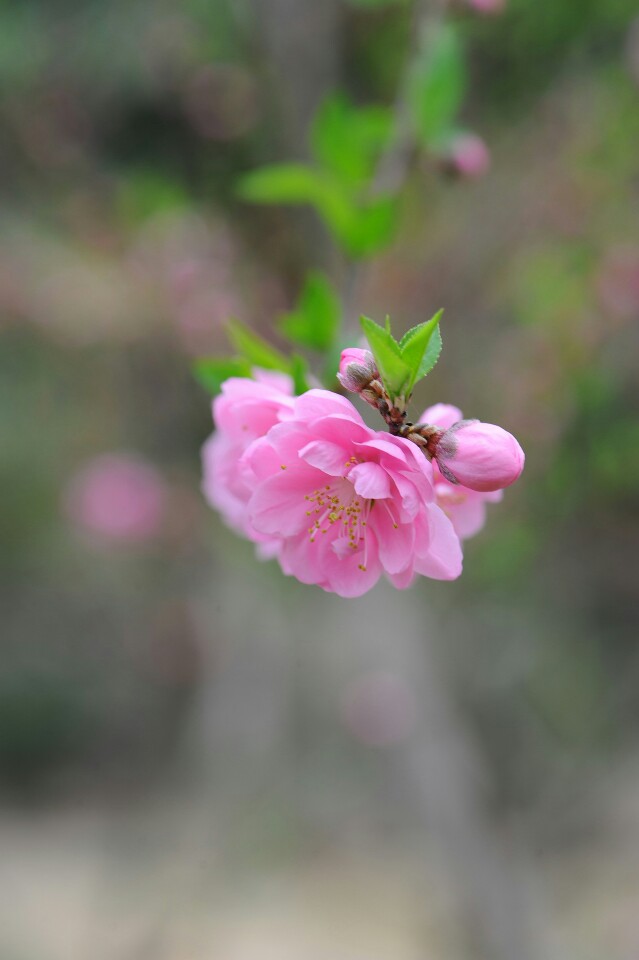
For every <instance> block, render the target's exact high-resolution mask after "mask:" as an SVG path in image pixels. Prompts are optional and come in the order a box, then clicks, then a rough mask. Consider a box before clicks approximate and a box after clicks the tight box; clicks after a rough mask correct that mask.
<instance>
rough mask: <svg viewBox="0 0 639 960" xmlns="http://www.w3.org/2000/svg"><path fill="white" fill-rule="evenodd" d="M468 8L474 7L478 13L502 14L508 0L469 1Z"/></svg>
mask: <svg viewBox="0 0 639 960" xmlns="http://www.w3.org/2000/svg"><path fill="white" fill-rule="evenodd" d="M467 2H468V6H469V7H472V9H473V10H475V11H476V12H477V13H501V12H502V11H503V10H504V8H505V6H506V0H467Z"/></svg>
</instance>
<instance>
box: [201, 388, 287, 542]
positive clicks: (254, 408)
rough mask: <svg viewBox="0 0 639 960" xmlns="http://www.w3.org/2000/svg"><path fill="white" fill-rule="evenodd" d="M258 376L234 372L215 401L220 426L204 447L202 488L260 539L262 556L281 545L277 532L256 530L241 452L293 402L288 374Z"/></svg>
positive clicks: (235, 524)
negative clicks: (274, 534)
mask: <svg viewBox="0 0 639 960" xmlns="http://www.w3.org/2000/svg"><path fill="white" fill-rule="evenodd" d="M254 373H255V377H256V379H255V380H251V379H249V378H245V377H231V378H230V379H229V380H226V381H225V382H224V383H223V385H222V392H221V394H220V395H219V396H218V397H216V398H215V400H214V401H213V420H214V422H215V427H216V430H215V432H214V433H213V434H212V435H211V436H210V437H209V438H208V440H207V441H206V443H205V444H204V446H203V448H202V466H203V471H204V475H203V481H202V491H203V493H204V496H205V497H206V499H207V500H208V502H209V503H210V504H211V506H213V507H215V508H216V509H217V510H219V512H220V514H221V515H222V518H223V519H224V521H225V522H226V523H227V524H228V526H229V527H231V528H232V529H233V530H235V531H236V532H238V533H241V534H243V535H244V536H245V537H248V538H249V539H250V540H253V541H255V542H256V543H258V544H259V552H260V554H261V555H262V556H270V555H272V554H273V553H274V552H275V551H276V550H277V547H278V544H279V538H278V537H277V536H275V537H273V536H266V535H263V534H260V533H258V532H257V531H256V530H254V528H253V526H252V524H251V523H250V520H249V516H248V512H247V504H248V501H249V499H250V497H251V494H252V492H253V489H252V485H251V484H252V478H251V476H250V475H247V471H246V468H245V465H244V463H243V462H242V455H243V454H244V452H245V451H246V450H247V448H248V447H249V446H250V445H251V444H252V443H253V442H254V441H255V440H256V439H258V438H259V437H263V436H264V434H265V433H266V432H267V431H268V430H269V429H270V428H271V427H272V426H274V425H275V424H276V423H279V422H280V420H282V419H285V418H286V417H288V416H290V415H291V413H292V408H293V382H292V380H291V378H290V377H288V376H287V375H286V374H280V373H273V372H272V371H263V370H256V371H254Z"/></svg>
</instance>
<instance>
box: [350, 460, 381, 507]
mask: <svg viewBox="0 0 639 960" xmlns="http://www.w3.org/2000/svg"><path fill="white" fill-rule="evenodd" d="M348 479H349V480H350V481H351V483H352V484H353V485H354V487H355V492H356V493H357V494H359V496H360V497H364V499H365V500H383V499H384V498H385V497H390V495H391V482H390V477H389V476H388V474H387V472H386V471H385V470H384V469H383V468H382V467H380V466H379V464H377V463H358V464H357V466H356V467H353V469H352V470H351V471H350V472H349V474H348Z"/></svg>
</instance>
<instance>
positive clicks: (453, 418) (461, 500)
mask: <svg viewBox="0 0 639 960" xmlns="http://www.w3.org/2000/svg"><path fill="white" fill-rule="evenodd" d="M419 419H420V422H421V423H430V424H433V426H437V427H440V428H441V429H442V430H447V429H448V428H449V427H452V425H453V424H454V423H457V422H458V421H459V420H461V419H462V412H461V410H459V408H458V407H453V406H452V405H451V404H449V403H436V404H435V405H434V406H432V407H428V408H427V409H426V410H424V412H423V413H422V415H421V417H420V418H419ZM433 470H434V478H435V495H436V497H437V503H438V504H439V506H440V507H441V508H442V510H443V511H444V513H445V514H446V516H447V517H449V518H450V520H451V522H452V524H453V526H454V528H455V532H456V533H457V536H458V537H459V538H460V539H461V540H467V539H468V538H469V537H474V536H475V534H476V533H479V531H480V530H481V529H482V527H483V526H484V524H485V522H486V504H487V503H498V502H499V501H500V500H501V498H502V497H503V493H502V491H501V490H495V491H491V492H489V493H483V492H480V491H478V490H470V489H469V488H468V487H464V486H462V484H460V483H459V484H453V483H451V482H450V481H449V480H447V479H446V477H444V476H443V475H442V473H441V472H440V470H439V467H438V466H437V462H436V461H433Z"/></svg>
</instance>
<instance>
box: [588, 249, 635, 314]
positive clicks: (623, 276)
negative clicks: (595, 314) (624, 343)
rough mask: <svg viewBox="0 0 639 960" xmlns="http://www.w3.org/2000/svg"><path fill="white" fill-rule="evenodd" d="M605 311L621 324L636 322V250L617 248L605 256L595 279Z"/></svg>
mask: <svg viewBox="0 0 639 960" xmlns="http://www.w3.org/2000/svg"><path fill="white" fill-rule="evenodd" d="M597 293H598V296H599V300H600V303H601V305H602V307H603V308H604V310H606V312H607V313H608V314H610V316H611V317H613V318H614V319H615V320H620V321H622V322H624V321H629V320H639V247H631V246H619V247H614V248H613V249H612V250H609V251H608V252H607V253H606V255H605V256H604V259H603V262H602V264H601V266H600V268H599V273H598V276H597Z"/></svg>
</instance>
